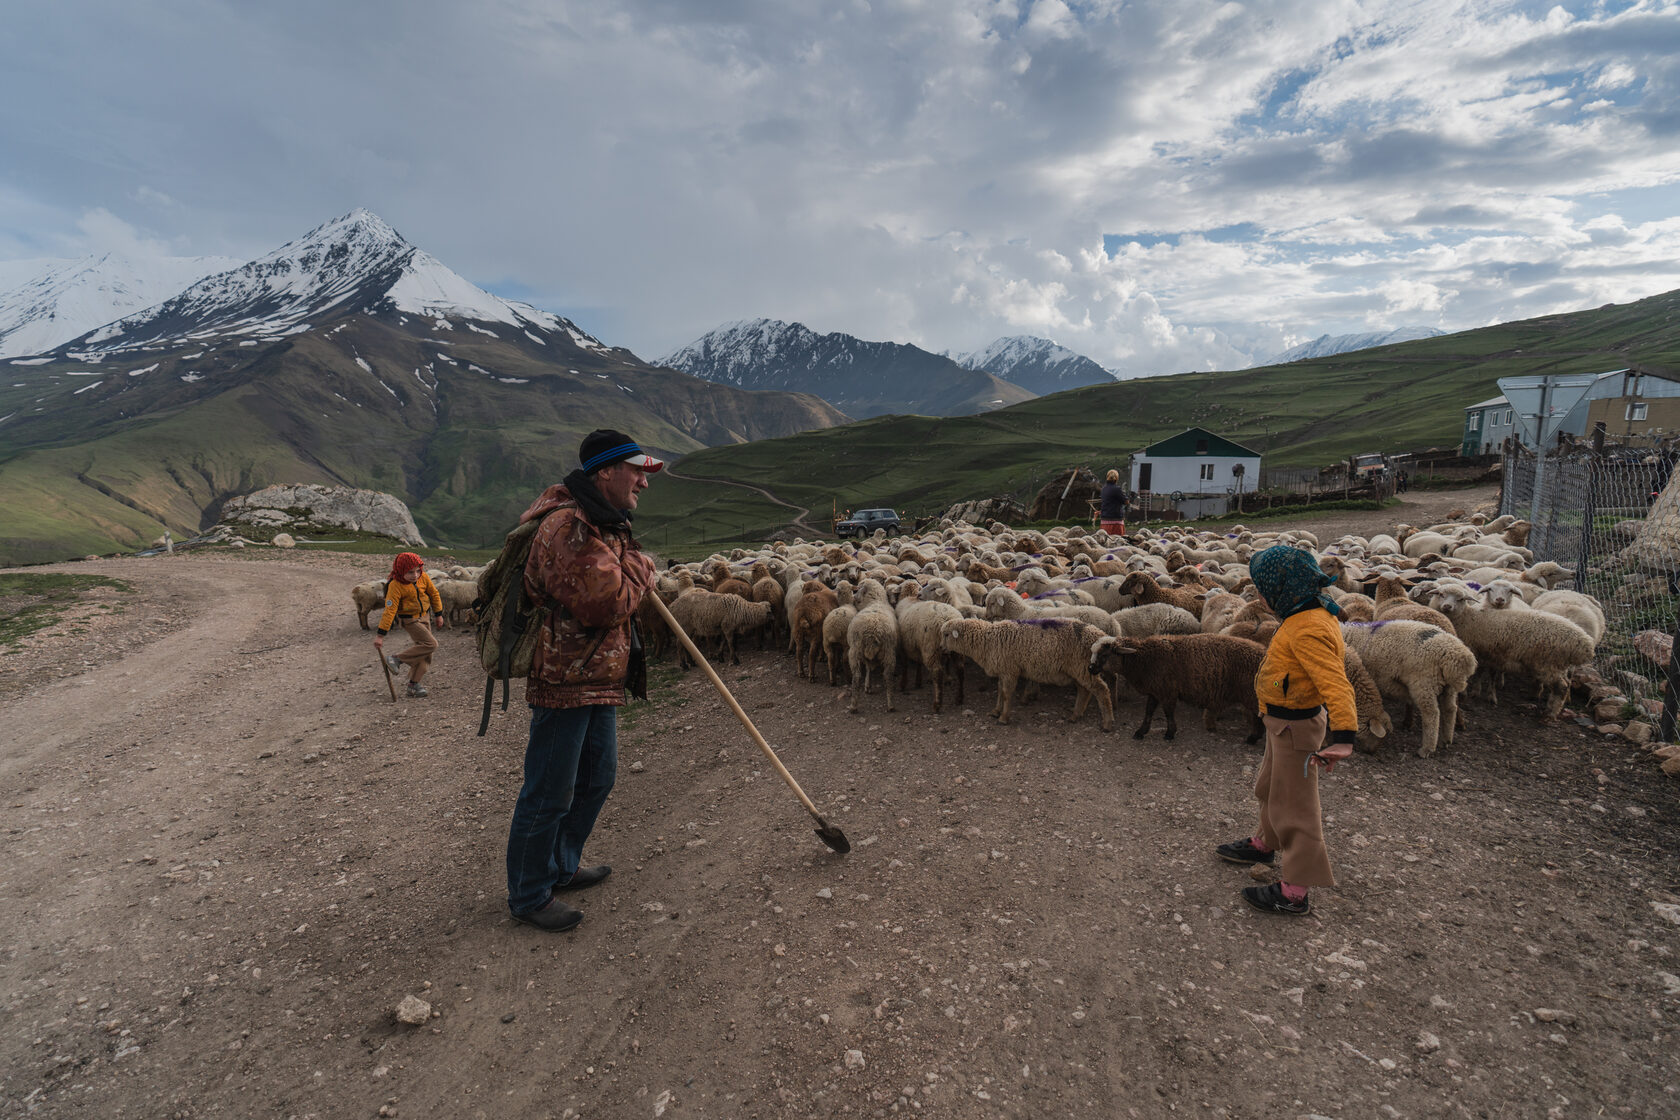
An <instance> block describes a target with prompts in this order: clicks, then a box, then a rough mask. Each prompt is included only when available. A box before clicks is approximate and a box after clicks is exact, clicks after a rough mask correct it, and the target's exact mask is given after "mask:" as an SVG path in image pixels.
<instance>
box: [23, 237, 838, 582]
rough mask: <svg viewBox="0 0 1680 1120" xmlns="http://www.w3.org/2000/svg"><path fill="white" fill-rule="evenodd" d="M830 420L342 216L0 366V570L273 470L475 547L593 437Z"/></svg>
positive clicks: (136, 529)
mask: <svg viewBox="0 0 1680 1120" xmlns="http://www.w3.org/2000/svg"><path fill="white" fill-rule="evenodd" d="M845 421H846V417H845V416H844V415H842V414H841V413H839V412H837V411H836V410H835V409H834V408H833V407H831V406H830V405H828V404H826V403H824V402H823V401H821V400H819V399H818V398H816V397H815V396H811V395H806V394H798V393H782V392H756V393H754V392H745V391H743V390H741V389H737V388H734V387H732V386H726V385H715V384H710V383H707V382H705V381H701V380H698V379H696V378H693V377H689V376H687V375H685V374H682V373H678V372H676V371H674V370H670V369H659V368H655V367H652V366H649V365H648V364H647V363H645V362H643V361H642V360H641V359H639V358H637V357H636V356H635V355H634V354H632V353H631V352H630V351H628V350H625V349H623V348H621V347H614V346H609V345H607V344H605V343H603V342H601V341H600V340H599V339H596V338H594V337H592V336H590V335H589V334H588V333H586V332H585V331H583V330H581V329H580V328H578V326H577V325H576V324H574V323H572V322H571V321H569V320H567V319H564V318H562V317H560V316H558V315H554V314H550V313H549V312H545V311H539V310H538V309H536V308H534V307H530V306H528V305H526V304H521V303H515V302H512V301H509V300H504V299H501V298H499V297H497V296H494V295H491V294H490V293H488V292H485V291H483V290H482V289H480V288H478V287H476V286H474V285H473V284H471V283H469V282H468V281H466V280H464V279H463V278H462V277H460V276H458V275H457V274H455V273H454V272H452V271H450V270H449V269H448V268H447V267H446V266H444V265H443V264H442V263H441V262H439V261H438V260H437V259H436V258H435V257H432V256H431V255H430V254H427V253H425V252H424V251H422V250H420V249H418V248H416V247H415V246H413V245H411V244H409V243H408V242H407V241H405V240H404V239H403V238H402V237H401V236H399V235H398V234H397V232H396V231H395V230H393V229H392V228H391V227H390V226H389V225H387V224H386V223H385V222H383V221H382V220H380V219H379V218H378V217H377V216H376V215H374V214H371V213H369V212H367V211H365V210H357V211H354V212H352V213H350V214H347V215H345V216H343V217H341V218H338V219H335V220H333V221H331V222H328V223H326V224H325V225H322V226H320V227H319V228H317V229H315V230H312V231H310V232H309V233H308V234H306V235H305V236H303V237H301V238H299V239H297V240H296V241H293V242H290V243H288V244H286V245H284V246H282V247H280V248H279V249H277V250H275V251H274V252H272V253H269V254H268V255H266V256H264V257H261V258H259V259H257V260H254V261H252V262H250V263H249V264H246V265H243V266H241V267H239V268H235V269H232V270H228V271H224V272H219V273H216V274H214V275H211V276H208V277H205V278H204V279H202V280H199V281H197V282H196V283H194V284H192V285H191V286H189V287H187V288H186V289H185V290H184V291H181V292H180V293H178V294H176V295H174V296H172V297H171V298H168V299H166V300H164V301H163V302H161V303H159V304H157V305H155V306H152V307H149V308H146V309H144V310H142V311H139V312H136V313H134V314H130V315H128V316H126V317H124V318H121V319H118V320H117V321H115V322H110V323H107V324H105V325H102V326H100V327H99V328H98V329H96V330H92V331H90V332H86V333H84V334H82V335H81V336H79V337H77V338H75V339H73V340H71V341H69V342H68V343H65V344H63V345H60V346H59V347H57V348H56V349H54V350H52V351H50V352H49V353H46V354H42V355H39V356H35V357H28V358H12V359H10V360H9V361H4V362H0V509H4V510H5V511H6V517H5V527H4V529H0V564H15V563H21V562H34V561H40V560H50V559H60V558H63V557H64V556H67V555H73V554H80V553H87V552H106V551H111V550H112V549H113V548H115V547H119V546H133V545H134V544H136V543H143V542H145V541H149V540H151V539H152V538H153V537H155V536H157V535H158V534H159V533H161V532H162V531H163V529H164V528H165V527H168V528H171V529H174V530H176V532H177V535H180V534H182V533H184V532H189V531H191V530H195V529H198V528H200V527H202V526H204V525H207V524H209V523H211V522H212V521H213V520H214V518H215V516H216V514H217V512H218V511H219V509H220V507H221V503H222V502H223V501H225V500H226V499H227V498H228V497H230V496H232V495H235V494H242V493H247V492H249V491H251V490H254V489H257V488H258V487H261V486H264V485H267V484H270V483H277V482H296V483H304V482H321V483H329V484H340V485H352V486H357V487H365V488H369V489H376V490H383V491H385V492H387V493H391V494H395V495H397V496H398V497H400V498H402V499H403V500H405V501H406V502H408V504H409V505H410V507H411V508H412V509H413V511H414V515H415V519H416V521H417V522H418V523H419V525H420V526H421V528H422V530H423V531H424V533H425V535H426V537H427V539H428V540H438V539H442V540H445V541H447V542H449V543H451V544H456V545H487V544H491V543H495V542H498V541H499V540H500V538H501V535H502V534H503V533H504V532H505V531H506V530H507V529H508V528H509V527H510V526H511V525H512V524H513V522H514V520H515V518H516V517H517V516H518V513H519V511H520V510H522V509H523V508H524V506H525V505H526V504H527V503H528V502H529V501H530V500H531V498H532V497H533V496H535V494H536V493H537V492H538V491H540V490H541V488H542V487H544V486H546V485H548V484H549V483H550V482H554V481H558V480H559V479H560V478H561V477H563V476H564V475H565V474H566V472H567V471H568V470H570V469H571V468H573V467H575V466H576V449H577V444H578V441H579V439H580V438H581V437H582V436H583V435H584V434H585V433H587V432H589V431H590V430H591V429H593V428H597V427H603V426H611V427H616V428H620V429H622V430H624V431H627V432H630V433H632V434H633V435H634V436H635V437H636V438H637V439H638V440H639V441H641V442H642V443H643V444H644V445H645V446H648V447H650V448H652V449H654V451H655V453H656V454H663V455H667V456H676V455H682V454H684V453H686V452H689V451H693V450H696V449H698V448H701V447H704V446H707V445H711V444H716V443H732V442H747V441H751V440H759V439H764V438H768V437H772V436H779V435H790V434H792V433H794V432H799V431H805V430H808V429H812V428H823V427H831V426H833V425H836V424H842V423H844V422H845Z"/></svg>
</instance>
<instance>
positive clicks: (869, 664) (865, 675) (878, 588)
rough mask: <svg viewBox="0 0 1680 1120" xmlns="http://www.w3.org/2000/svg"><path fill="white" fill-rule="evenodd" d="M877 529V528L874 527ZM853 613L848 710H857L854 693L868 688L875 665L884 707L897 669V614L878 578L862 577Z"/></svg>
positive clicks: (890, 697) (848, 651)
mask: <svg viewBox="0 0 1680 1120" xmlns="http://www.w3.org/2000/svg"><path fill="white" fill-rule="evenodd" d="M877 532H879V530H877ZM852 601H853V603H855V604H856V606H857V614H856V615H855V616H854V617H853V618H852V621H851V623H850V624H849V625H848V626H847V627H846V665H847V667H848V668H849V669H850V670H851V674H852V688H851V699H850V702H849V703H848V704H847V705H846V710H847V711H849V712H855V711H857V702H858V695H859V694H860V693H863V692H867V691H869V680H870V677H871V676H872V674H873V673H874V671H875V670H876V669H879V670H880V671H881V681H882V683H883V684H884V685H885V686H886V690H887V711H889V712H891V711H895V710H896V709H895V708H894V707H893V680H892V679H893V674H894V673H896V672H898V616H897V614H895V613H894V611H893V605H892V603H891V602H889V601H888V599H887V588H886V585H885V584H883V583H882V582H881V581H880V580H878V579H873V578H870V579H865V580H863V581H862V582H861V583H859V584H858V587H857V591H856V592H855V593H854V594H853V597H852Z"/></svg>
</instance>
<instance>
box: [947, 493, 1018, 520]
mask: <svg viewBox="0 0 1680 1120" xmlns="http://www.w3.org/2000/svg"><path fill="white" fill-rule="evenodd" d="M944 517H945V519H946V520H948V521H966V522H968V523H969V524H970V525H988V524H990V523H991V522H993V521H1001V522H1003V523H1004V524H1005V525H1020V524H1021V523H1023V522H1024V521H1026V519H1027V511H1026V510H1024V509H1022V508H1021V503H1020V502H1017V501H1015V500H1014V499H1012V498H977V499H975V500H973V501H968V502H958V503H957V504H956V505H954V506H952V507H951V508H950V509H948V510H946V511H945V513H944Z"/></svg>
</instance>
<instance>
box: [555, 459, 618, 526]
mask: <svg viewBox="0 0 1680 1120" xmlns="http://www.w3.org/2000/svg"><path fill="white" fill-rule="evenodd" d="M565 486H566V493H568V494H570V495H571V496H572V500H573V501H574V502H576V503H577V504H578V509H580V510H582V511H583V515H584V516H585V517H587V518H589V523H590V524H591V525H594V526H595V527H596V528H599V529H611V528H625V529H628V528H629V527H630V511H629V510H627V509H615V508H613V507H612V506H611V505H610V504H608V502H607V499H605V498H603V497H602V496H601V491H600V489H599V488H598V487H596V485H595V479H594V477H593V476H591V475H587V474H584V473H583V472H582V471H573V472H572V473H571V474H569V475H567V476H566V478H565Z"/></svg>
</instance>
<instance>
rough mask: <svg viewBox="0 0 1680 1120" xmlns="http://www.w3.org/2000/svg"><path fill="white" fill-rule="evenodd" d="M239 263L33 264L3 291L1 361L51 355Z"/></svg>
mask: <svg viewBox="0 0 1680 1120" xmlns="http://www.w3.org/2000/svg"><path fill="white" fill-rule="evenodd" d="M239 263H240V262H239V261H237V260H234V259H233V258H231V257H158V258H151V259H147V260H145V261H144V262H141V261H137V260H134V259H133V258H130V257H126V256H123V255H122V254H119V253H114V252H112V253H103V254H99V255H95V256H87V257H81V258H79V259H76V260H44V261H39V262H33V264H34V266H35V267H34V268H32V269H31V270H30V271H31V272H32V273H33V274H32V275H28V276H26V277H25V278H23V279H21V280H18V281H17V282H15V283H13V284H12V285H11V286H10V287H7V288H6V289H5V290H4V291H0V358H16V357H26V356H29V355H34V354H44V353H48V352H50V351H52V350H55V349H57V348H58V347H60V346H62V345H64V344H65V343H67V342H69V341H71V340H72V339H75V338H79V337H81V336H82V335H84V334H87V333H88V332H89V331H92V330H96V329H97V328H99V327H101V326H104V325H105V324H106V323H109V322H111V321H112V320H113V319H120V318H122V317H123V316H125V315H130V314H133V313H135V312H137V311H141V310H143V309H145V308H147V307H150V306H152V305H154V304H157V303H161V302H163V301H164V300H166V299H168V298H169V297H170V296H173V295H175V294H176V293H177V292H179V291H181V290H182V289H183V288H186V287H188V286H190V285H191V284H193V283H196V282H197V281H199V280H201V279H203V278H204V277H205V276H208V275H211V274H213V273H216V272H221V271H225V270H226V269H229V268H234V267H237V266H238V265H239Z"/></svg>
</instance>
